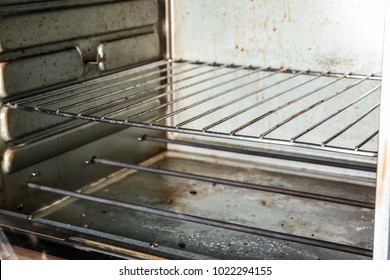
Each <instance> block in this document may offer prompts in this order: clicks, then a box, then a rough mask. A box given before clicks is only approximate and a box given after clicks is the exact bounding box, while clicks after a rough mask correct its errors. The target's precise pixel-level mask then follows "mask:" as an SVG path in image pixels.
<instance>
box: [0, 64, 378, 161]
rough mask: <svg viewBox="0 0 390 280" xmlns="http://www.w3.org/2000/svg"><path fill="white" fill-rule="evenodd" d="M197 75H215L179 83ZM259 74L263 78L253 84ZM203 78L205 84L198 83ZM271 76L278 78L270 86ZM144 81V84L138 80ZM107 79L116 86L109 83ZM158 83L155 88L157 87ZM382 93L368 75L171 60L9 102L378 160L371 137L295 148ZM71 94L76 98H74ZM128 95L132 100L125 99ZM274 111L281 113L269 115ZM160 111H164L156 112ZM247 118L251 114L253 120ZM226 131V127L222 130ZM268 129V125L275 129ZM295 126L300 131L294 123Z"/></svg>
mask: <svg viewBox="0 0 390 280" xmlns="http://www.w3.org/2000/svg"><path fill="white" fill-rule="evenodd" d="M184 65H187V66H188V67H187V68H186V69H184V70H183V71H181V70H180V71H173V72H172V71H171V70H172V69H179V67H183V66H184ZM161 66H163V68H164V69H157V70H156V69H154V67H161ZM199 67H210V68H207V69H206V71H202V70H203V69H202V70H199V71H197V72H196V73H193V75H191V74H188V75H187V74H185V75H184V76H180V75H181V74H183V73H189V71H192V69H198V68H199ZM145 71H146V72H145ZM147 71H149V72H147ZM156 71H157V72H156ZM239 71H241V72H239ZM151 73H155V74H156V75H160V76H159V77H155V76H151V75H152V74H151ZM233 73H236V75H234V76H233ZM165 74H167V75H169V77H170V78H171V79H169V80H167V78H166V75H165ZM258 74H260V75H261V76H260V75H259V76H255V77H254V76H252V75H258ZM161 75H162V76H161ZM202 75H206V76H205V77H201V76H202ZM229 75H231V76H229ZM272 76H274V77H273V78H272V80H271V77H272ZM297 76H301V78H302V77H304V79H303V78H302V79H301V80H299V81H298V78H297V81H296V80H292V79H293V78H294V77H297ZM145 77H146V78H145ZM306 77H307V78H306ZM141 78H142V79H145V80H142V81H141V80H139V79H141ZM195 78H197V79H195ZM268 78H269V79H270V81H269V82H268V81H267V82H266V84H265V85H262V86H261V85H256V82H259V81H260V80H265V79H268ZM110 79H111V81H112V83H110V82H109V81H110ZM118 79H120V80H118ZM191 79H195V80H191ZM244 79H245V80H244ZM317 79H321V81H319V82H316V83H314V81H315V80H317ZM348 79H351V80H352V81H353V82H348ZM356 79H358V80H356ZM288 80H291V82H289V83H288V84H287V83H285V84H283V82H286V81H288ZM126 81H127V82H129V81H130V82H134V83H135V84H133V85H131V86H130V87H128V86H127V87H126V85H128V84H126ZM159 81H163V82H159ZM183 81H188V82H186V83H184V84H183V85H181V84H180V83H181V82H183ZM339 81H343V82H348V84H349V85H348V86H346V87H345V89H344V90H343V91H339V92H334V91H336V90H335V89H333V88H331V87H330V86H331V85H332V84H334V83H337V82H339ZM122 82H123V84H122ZM154 82H155V83H156V85H154V84H153V83H154ZM321 83H323V84H321ZM360 83H362V85H359V88H357V91H360V90H362V89H364V92H366V93H363V92H362V93H361V94H362V96H360V97H358V98H357V97H356V98H357V99H355V100H354V101H352V102H349V101H348V103H347V101H343V102H345V104H340V109H338V110H337V111H335V110H334V111H335V112H334V111H330V112H331V113H329V114H327V115H324V116H322V117H321V120H320V121H317V122H316V123H315V124H312V123H309V124H307V125H306V126H307V127H306V126H305V125H300V126H298V127H294V128H293V129H290V130H289V131H291V134H295V135H285V134H283V136H282V137H281V136H280V137H279V138H278V137H276V138H272V137H268V134H269V133H271V132H272V131H274V130H276V129H278V128H280V127H283V125H285V124H286V123H288V122H290V121H291V120H293V119H295V118H297V117H298V116H300V115H303V114H305V113H306V112H309V111H310V112H309V113H308V114H313V111H314V110H313V108H315V107H317V106H319V105H320V104H324V106H328V104H329V102H327V101H328V100H330V99H332V98H334V97H335V96H337V95H339V94H341V93H342V92H345V91H346V90H348V89H350V88H351V87H353V86H357V85H358V84H360ZM172 85H175V87H172ZM249 85H251V87H250V88H248V89H247V88H245V89H244V87H246V86H249ZM304 85H305V88H304V89H303V90H300V91H299V87H302V86H304ZM84 86H85V87H84ZM113 86H116V87H120V86H123V87H124V88H115V89H114V88H113V89H110V88H111V87H113ZM367 86H368V87H367ZM195 87H196V88H195ZM337 87H339V88H340V90H341V89H342V88H341V86H337ZM380 87H381V86H380V77H378V76H371V75H369V76H362V75H354V74H337V73H336V74H335V73H329V72H322V73H321V72H314V71H309V70H307V71H293V70H290V69H287V68H285V69H272V68H269V67H267V68H262V67H252V66H239V65H223V64H216V63H204V62H191V61H184V60H180V61H172V60H167V61H159V62H153V63H151V64H148V65H144V66H140V67H137V68H135V69H133V70H126V71H124V73H119V74H113V75H109V77H104V78H99V79H97V80H96V81H93V82H92V81H91V82H84V83H81V84H80V85H78V86H70V87H67V88H66V89H61V90H56V91H52V92H48V93H44V94H41V95H38V96H35V97H28V98H21V99H20V100H15V101H9V102H8V103H6V104H5V105H6V106H7V107H9V108H12V109H23V110H29V111H35V112H42V113H45V114H50V115H57V116H63V117H68V118H76V119H82V120H88V121H98V122H105V123H111V124H117V125H125V126H134V127H141V128H148V129H158V130H163V131H170V132H180V133H186V134H193V135H200V136H208V137H215V138H224V139H235V140H239V141H242V140H245V141H251V142H257V143H265V144H276V145H284V146H290V147H301V148H307V149H315V150H323V151H331V152H342V153H347V154H351V155H357V156H369V157H376V155H377V153H376V150H375V149H376V148H375V147H374V148H371V147H370V149H371V150H367V151H366V150H364V149H362V147H363V145H364V144H366V143H367V142H368V141H370V140H371V139H372V138H373V137H375V136H373V137H369V136H367V135H362V139H363V138H364V139H367V142H364V143H363V142H362V144H363V145H356V144H355V143H352V144H349V145H350V147H349V146H348V147H340V146H331V145H328V144H327V143H326V145H321V142H317V141H313V140H310V139H305V141H306V142H302V141H298V139H299V138H300V137H302V136H303V135H305V134H307V133H308V132H310V131H312V130H314V129H315V128H317V127H321V129H322V128H324V126H321V125H324V124H325V123H326V122H327V121H329V120H331V119H332V118H333V117H334V116H336V115H338V114H340V113H341V112H344V111H345V110H346V109H347V108H349V107H351V106H352V105H353V104H356V103H357V102H359V101H361V100H362V99H363V98H368V96H369V95H370V94H371V95H370V98H373V99H374V98H375V99H374V100H376V98H377V96H376V95H375V96H374V95H373V94H372V93H374V92H376V91H377V90H379V89H380ZM193 88H194V89H193ZM335 88H336V87H335ZM185 89H188V92H187V91H184V90H185ZM268 89H269V91H268ZM297 89H298V90H297ZM73 90H77V91H76V92H74V91H73ZM126 90H128V91H129V92H128V93H127V92H125V91H126ZM244 90H245V91H244ZM265 90H267V91H266V92H267V94H268V92H269V94H270V96H268V97H267V96H263V94H259V95H258V96H257V95H256V94H258V93H260V92H262V91H265ZM322 90H324V91H326V95H325V94H324V96H325V97H321V96H320V97H313V98H317V99H316V100H319V99H321V100H320V101H312V102H313V103H312V104H309V105H308V106H307V103H308V102H306V104H304V103H305V102H302V104H301V103H299V104H301V108H296V107H294V110H295V111H294V112H291V113H289V115H288V116H286V117H285V119H281V120H280V121H279V123H278V124H276V125H275V124H273V127H271V128H270V127H266V128H263V130H264V132H262V133H261V134H260V135H259V136H258V135H256V133H257V131H253V130H254V129H257V127H255V126H253V127H250V129H251V130H250V132H246V131H247V130H245V131H244V132H243V131H242V130H243V129H245V128H247V127H249V126H251V125H254V124H256V123H257V122H259V121H262V122H261V124H263V121H266V120H270V121H271V119H272V118H273V116H274V115H273V114H274V113H276V112H278V111H280V110H282V109H283V108H286V107H288V106H290V105H292V104H294V103H298V102H299V101H301V100H302V99H304V98H306V97H309V96H311V95H312V94H314V93H317V92H319V91H322ZM99 91H101V92H99ZM332 91H333V92H332ZM103 92H106V93H103ZM95 93H96V94H95ZM119 93H122V94H120V95H118V96H116V95H115V94H119ZM179 93H182V94H179ZM322 93H324V92H322ZM322 93H321V94H322ZM271 94H272V96H271ZM318 94H320V93H318ZM94 95H95V96H94ZM125 95H126V96H125ZM239 95H241V96H239ZM260 95H261V96H260ZM264 95H265V94H264ZM251 96H253V97H254V96H256V97H261V99H260V100H259V101H255V102H254V103H253V104H249V105H245V107H244V108H243V107H239V109H234V106H232V105H235V104H238V102H239V101H240V100H242V99H244V98H249V97H251ZM316 96H317V94H316ZM282 97H283V98H282ZM192 98H193V99H192ZM217 98H219V99H217ZM157 100H158V101H159V102H158V104H157V102H155V101H157ZM217 100H220V101H221V102H219V103H217V104H216V103H215V102H217ZM277 100H280V102H279V103H274V102H276V101H277ZM283 100H285V101H283ZM180 101H186V104H184V103H181V102H180ZM271 101H272V102H271ZM302 101H304V100H302ZM60 102H63V103H62V104H61V107H60V106H59V105H57V107H59V108H55V106H54V105H56V104H57V103H60ZM191 102H192V103H191ZM148 104H150V106H143V105H148ZM175 104H177V105H178V106H177V107H175V108H174V111H168V112H167V111H165V110H164V109H168V108H169V106H171V105H175ZM182 104H184V105H182ZM271 104H276V105H273V106H272V107H271ZM202 105H206V108H205V109H204V111H201V112H199V110H197V108H200V107H203V106H202ZM296 105H298V104H296ZM76 106H79V107H76ZM197 106H198V107H197ZM228 106H229V107H228ZM240 106H242V105H240ZM258 106H261V109H262V110H265V112H264V113H263V111H260V112H257V111H256V109H257V107H258ZM224 108H231V111H232V112H229V111H228V110H223V109H224ZM264 108H266V109H264ZM289 108H290V107H288V108H286V109H287V110H288V109H289ZM159 109H161V110H160V111H157V110H159ZM190 109H191V110H190ZM249 110H251V111H250V112H249ZM77 111H78V112H77ZM126 111H129V112H130V113H129V114H128V117H124V116H123V115H124V114H121V116H119V113H126ZM155 111H157V112H156V115H154V116H153V119H147V118H143V119H136V118H138V117H140V116H143V115H146V114H149V113H151V112H155ZM185 111H188V113H189V115H188V116H185V117H183V118H182V117H181V115H180V116H179V118H178V120H177V121H176V123H174V122H173V121H174V120H173V117H174V116H176V115H178V114H179V113H182V112H185ZM218 111H219V112H223V115H221V116H220V117H219V116H218V115H217V114H216V113H218ZM225 111H227V112H225ZM246 112H248V114H245V116H247V115H248V116H249V117H246V119H245V118H244V119H240V123H238V124H237V123H236V121H237V120H238V119H235V117H240V115H241V114H244V113H246ZM283 112H284V111H283ZM290 114H291V115H290ZM166 120H168V122H167V123H165V122H163V121H166ZM198 120H199V121H198ZM190 123H191V126H192V124H194V125H193V126H194V127H200V128H192V127H190V126H187V124H190ZM222 123H224V124H225V125H223V126H220V127H217V126H218V125H219V124H222ZM270 123H271V122H270ZM270 123H269V124H268V125H270ZM259 124H260V123H259ZM264 124H265V122H264ZM293 125H295V122H294V124H293ZM227 127H228V128H227ZM252 128H253V129H252ZM370 129H371V130H370V131H375V130H376V129H377V128H376V127H372V128H370ZM248 131H249V130H248ZM259 133H260V132H259ZM265 136H267V137H265Z"/></svg>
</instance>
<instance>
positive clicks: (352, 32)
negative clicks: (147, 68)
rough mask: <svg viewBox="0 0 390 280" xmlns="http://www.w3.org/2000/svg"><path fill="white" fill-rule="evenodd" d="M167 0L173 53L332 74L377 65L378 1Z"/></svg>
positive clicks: (381, 7)
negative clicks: (329, 72)
mask: <svg viewBox="0 0 390 280" xmlns="http://www.w3.org/2000/svg"><path fill="white" fill-rule="evenodd" d="M171 2H172V16H171V20H172V25H173V27H174V28H173V36H172V54H173V55H172V57H173V58H183V59H189V60H200V61H216V62H219V63H235V64H243V65H254V66H272V67H275V68H279V67H281V66H283V67H293V68H295V69H311V70H314V71H324V70H326V71H332V72H339V73H345V72H349V71H352V72H354V73H361V74H364V73H367V74H368V73H377V74H378V73H380V71H381V68H382V47H383V45H382V43H383V30H384V24H383V23H384V10H385V9H384V4H385V2H386V1H385V0H374V1H372V0H359V1H355V0H340V1H337V2H334V1H321V0H311V1H308V0H280V1H267V0H257V1H251V0H232V1H226V0H214V1H212V2H210V1H208V0H198V1H196V2H194V1H188V0H172V1H171ZM206 15H207V16H206Z"/></svg>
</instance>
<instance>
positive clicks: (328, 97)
mask: <svg viewBox="0 0 390 280" xmlns="http://www.w3.org/2000/svg"><path fill="white" fill-rule="evenodd" d="M371 76H372V74H371V75H368V76H367V77H365V78H363V79H360V80H358V81H357V82H355V83H353V84H351V85H348V86H346V87H345V88H344V89H343V90H341V91H338V92H336V93H334V94H331V95H329V96H327V97H325V98H323V99H321V100H320V101H317V102H315V103H313V104H311V105H309V106H307V107H306V108H304V109H303V110H301V111H299V112H298V113H295V114H293V115H292V116H290V117H288V118H287V119H285V120H283V121H281V122H279V123H277V124H276V125H274V126H273V127H271V128H270V129H268V130H267V131H264V132H263V133H261V134H260V136H259V137H260V138H263V137H265V136H267V135H268V134H270V133H271V132H273V131H275V130H276V129H278V128H280V127H282V126H283V125H285V124H286V123H288V122H290V121H292V120H293V119H296V118H297V117H299V116H301V115H302V114H304V113H306V112H308V111H310V110H312V109H314V108H315V107H317V106H319V105H322V104H324V103H325V102H327V101H329V100H331V99H333V98H335V97H337V96H339V95H340V94H342V93H344V92H346V91H348V90H350V89H351V88H353V87H355V86H357V85H359V84H361V83H362V82H364V81H365V80H367V79H368V78H369V77H371Z"/></svg>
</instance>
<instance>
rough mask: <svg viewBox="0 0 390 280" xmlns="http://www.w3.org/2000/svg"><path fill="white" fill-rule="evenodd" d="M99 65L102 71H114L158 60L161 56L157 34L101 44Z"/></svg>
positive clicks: (99, 47)
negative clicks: (101, 59)
mask: <svg viewBox="0 0 390 280" xmlns="http://www.w3.org/2000/svg"><path fill="white" fill-rule="evenodd" d="M98 53H99V55H100V56H101V57H102V58H103V61H102V62H100V63H99V67H100V69H101V70H102V71H106V70H114V69H117V68H121V67H125V66H128V65H131V64H135V63H139V62H142V61H147V60H151V59H156V58H157V57H158V56H159V54H160V41H159V38H158V35H157V34H155V33H154V34H147V35H142V36H136V37H131V38H125V39H120V40H116V41H110V42H104V43H101V44H99V46H98Z"/></svg>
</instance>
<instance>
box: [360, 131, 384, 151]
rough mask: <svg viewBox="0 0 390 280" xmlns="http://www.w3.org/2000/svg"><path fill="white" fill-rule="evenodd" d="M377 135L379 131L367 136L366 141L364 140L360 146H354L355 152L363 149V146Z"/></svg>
mask: <svg viewBox="0 0 390 280" xmlns="http://www.w3.org/2000/svg"><path fill="white" fill-rule="evenodd" d="M378 134H379V129H378V130H377V131H375V132H374V133H373V134H371V135H370V136H368V137H367V138H366V139H364V140H363V141H362V142H361V143H360V144H358V145H356V146H355V151H359V150H360V148H361V147H363V146H364V145H365V144H367V143H368V142H369V141H370V140H371V139H373V138H374V137H375V136H377V135H378Z"/></svg>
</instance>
